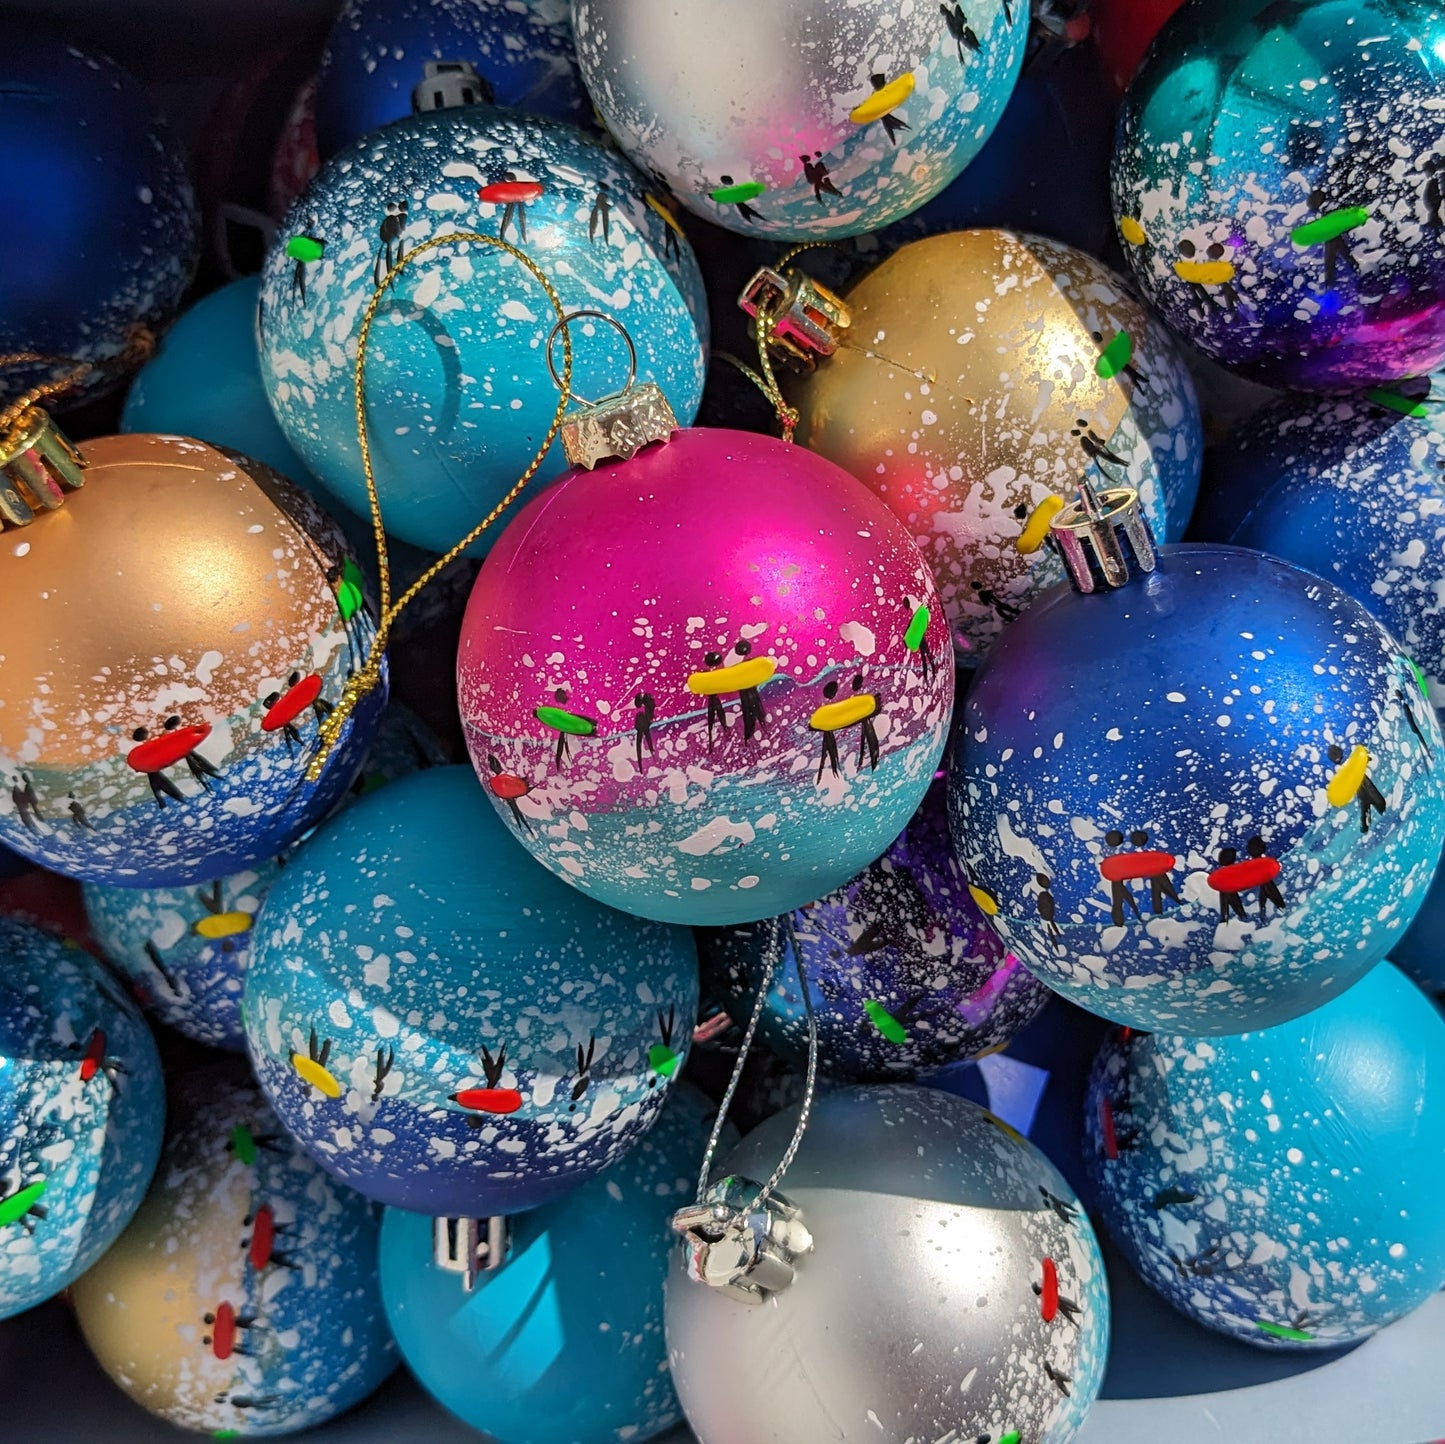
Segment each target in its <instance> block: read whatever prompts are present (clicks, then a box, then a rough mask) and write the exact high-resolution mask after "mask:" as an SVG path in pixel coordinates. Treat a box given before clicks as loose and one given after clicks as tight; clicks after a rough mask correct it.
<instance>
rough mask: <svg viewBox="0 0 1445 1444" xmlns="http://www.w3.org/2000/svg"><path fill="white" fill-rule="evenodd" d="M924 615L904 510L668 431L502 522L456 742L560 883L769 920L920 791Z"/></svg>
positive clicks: (868, 845) (927, 676)
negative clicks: (901, 517) (460, 739)
mask: <svg viewBox="0 0 1445 1444" xmlns="http://www.w3.org/2000/svg"><path fill="white" fill-rule="evenodd" d="M938 614H939V606H938V596H937V593H936V592H935V591H934V587H933V580H932V578H931V577H930V576H929V575H928V571H927V568H926V567H925V566H924V565H923V562H922V560H921V558H920V557H919V555H918V552H917V550H916V549H915V548H914V547H913V545H912V543H911V542H910V540H909V537H908V534H907V532H906V531H904V529H903V527H902V526H901V525H900V524H899V523H898V522H897V521H896V520H895V519H894V517H893V516H892V515H891V513H890V512H889V511H888V509H887V508H886V507H885V506H883V505H882V503H880V502H879V501H878V499H877V498H876V497H874V496H873V495H871V494H870V493H869V492H868V491H867V490H866V489H865V488H863V487H861V486H859V485H858V483H857V482H855V481H854V480H853V479H852V478H851V477H850V476H847V475H846V474H845V473H844V472H842V471H840V470H839V469H838V468H837V467H836V466H833V465H832V464H831V463H829V462H827V461H824V460H823V459H822V458H821V457H817V456H814V455H812V454H811V453H810V452H807V451H804V450H803V449H802V448H801V447H793V446H788V445H786V444H784V443H783V442H781V441H778V440H777V439H776V438H773V437H769V436H755V435H751V434H749V433H746V432H741V431H711V430H684V431H680V432H679V433H678V434H677V435H676V436H675V437H674V439H673V440H671V441H670V442H667V443H666V444H665V445H661V446H651V447H648V448H647V449H646V450H644V451H642V452H640V453H639V454H638V455H636V456H635V457H634V458H633V459H632V460H631V461H627V462H621V463H618V462H607V463H604V464H602V465H600V466H598V467H597V468H596V469H595V470H593V471H574V472H571V473H569V474H568V475H567V476H566V477H564V478H562V480H560V481H559V482H557V483H556V485H555V486H552V487H549V488H548V489H547V490H545V491H543V492H542V493H540V494H539V495H538V496H536V497H535V498H534V499H533V500H532V501H531V502H530V503H529V504H528V505H527V506H525V507H523V508H522V509H521V511H519V512H518V513H517V514H516V516H515V517H514V518H513V519H512V521H511V524H510V525H509V526H508V527H507V529H506V531H505V532H504V533H503V535H502V537H501V539H500V540H499V541H498V542H497V544H496V546H495V547H494V548H493V550H492V553H491V555H490V556H489V557H488V558H487V560H486V562H485V563H483V566H482V570H481V573H480V575H479V576H478V578H477V585H476V588H475V590H474V591H473V592H472V599H471V603H470V605H469V606H468V609H467V617H466V622H465V624H464V627H463V630H462V645H461V651H460V653H459V656H458V689H459V694H460V702H461V711H462V721H463V724H464V726H465V727H466V732H467V746H468V747H469V749H470V751H471V755H472V762H473V764H474V765H475V766H476V769H477V775H478V776H479V777H480V778H481V779H482V781H483V783H485V784H486V785H487V787H488V789H489V791H490V793H491V796H492V799H493V801H494V802H495V804H496V807H497V810H498V813H499V814H500V815H501V816H502V817H504V818H505V819H506V820H507V825H508V827H509V828H510V829H511V830H512V831H513V832H514V833H515V834H516V836H517V837H519V838H520V839H521V841H522V842H523V843H525V844H526V846H527V847H528V848H529V849H530V850H531V852H532V853H533V855H534V856H536V857H537V858H539V859H540V860H541V861H542V862H544V863H545V864H546V865H547V866H548V867H549V868H551V869H552V871H553V872H555V873H556V874H557V875H558V876H559V877H561V878H562V879H563V880H564V881H566V882H569V883H571V884H572V885H573V886H574V887H577V888H580V889H582V890H583V891H584V892H586V893H588V894H590V895H591V896H593V897H595V898H597V899H599V900H600V901H602V902H605V903H608V904H610V905H611V906H612V907H618V908H623V909H625V910H626V911H628V912H635V913H639V914H641V915H642V916H644V917H655V918H661V919H663V920H665V921H669V922H686V923H695V924H713V925H716V924H723V923H735V922H752V921H755V920H757V919H759V918H765V917H772V916H774V915H775V914H777V913H781V912H784V911H787V910H789V909H792V908H795V907H800V906H801V905H802V904H803V903H806V902H811V901H812V900H813V899H814V898H818V897H821V896H822V895H823V894H824V893H826V892H829V891H831V890H832V889H833V888H835V887H839V886H841V885H842V884H843V883H845V882H846V881H847V880H848V879H849V878H850V877H852V876H853V874H854V873H856V872H857V871H858V870H859V868H861V867H863V866H864V865H865V864H867V863H868V862H870V861H871V860H872V859H873V858H875V857H877V856H878V854H879V853H881V852H882V851H883V849H884V848H886V847H887V846H888V844H889V843H890V842H892V840H893V839H894V838H895V837H897V836H898V833H899V832H900V831H901V829H902V828H903V826H904V824H905V823H906V822H907V821H908V819H909V817H910V816H911V815H912V813H913V810H914V809H915V808H916V807H917V806H918V804H919V802H920V801H921V800H922V797H923V794H924V792H925V791H926V790H927V787H928V784H929V782H930V781H931V780H932V778H933V773H934V769H935V767H936V766H937V764H938V759H939V756H940V754H941V753H942V751H943V743H944V734H945V730H946V728H947V725H948V719H949V709H950V706H951V703H952V700H953V669H952V668H951V667H950V666H949V665H948V657H947V655H946V651H947V647H946V643H945V642H944V640H943V635H942V634H943V628H942V626H941V625H940V623H939V621H938ZM940 651H942V652H944V653H945V655H944V656H943V657H941V658H940V657H939V655H938V654H939V652H940ZM734 699H736V700H735V701H734Z"/></svg>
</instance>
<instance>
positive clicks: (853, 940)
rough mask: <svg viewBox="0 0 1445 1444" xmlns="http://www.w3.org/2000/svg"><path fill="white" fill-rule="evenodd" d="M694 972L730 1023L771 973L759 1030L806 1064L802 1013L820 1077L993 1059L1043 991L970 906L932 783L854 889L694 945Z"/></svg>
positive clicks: (898, 1075) (895, 1075) (939, 786)
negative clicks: (705, 973)
mask: <svg viewBox="0 0 1445 1444" xmlns="http://www.w3.org/2000/svg"><path fill="white" fill-rule="evenodd" d="M698 944H699V947H700V949H701V952H702V957H703V963H704V967H705V968H707V969H709V970H710V972H711V974H712V979H713V982H714V986H715V987H717V988H718V990H719V991H720V993H721V995H722V997H723V998H724V1000H725V1004H726V1006H727V1010H728V1012H729V1013H730V1014H731V1015H732V1017H733V1018H734V1019H736V1020H738V1021H743V1020H745V1019H746V1018H747V1017H748V1016H749V1015H750V1013H751V1011H752V1008H753V1006H754V1002H755V1000H756V998H757V992H758V988H759V987H760V986H761V985H762V981H763V978H764V977H765V976H766V975H767V972H768V968H769V966H770V965H771V964H773V963H774V962H775V961H776V966H777V973H776V975H775V978H774V982H773V985H772V987H771V988H770V989H769V990H768V1001H767V1004H766V1006H765V1007H764V1010H763V1015H762V1021H761V1024H760V1030H761V1033H762V1036H763V1039H764V1041H765V1042H767V1043H768V1044H769V1045H770V1046H771V1047H773V1048H774V1049H776V1050H777V1051H778V1052H780V1053H782V1054H783V1055H784V1056H786V1057H788V1058H790V1059H792V1060H794V1061H797V1062H802V1061H803V1060H804V1059H806V1057H807V1053H808V1016H807V1004H806V1003H805V1001H804V997H803V988H802V985H801V980H800V978H799V975H798V962H799V958H800V957H801V961H802V965H803V975H804V977H805V978H806V979H807V988H808V995H809V998H810V1000H811V1003H812V1009H813V1016H814V1018H815V1019H816V1021H817V1032H818V1066H819V1067H820V1068H821V1069H822V1070H823V1071H824V1072H825V1073H827V1074H828V1075H829V1076H830V1077H834V1078H844V1079H849V1080H853V1081H858V1082H862V1081H884V1080H888V1079H905V1078H914V1077H917V1076H918V1075H919V1074H920V1073H928V1072H931V1071H932V1070H933V1069H935V1068H942V1067H944V1066H946V1065H947V1064H949V1063H956V1062H959V1061H960V1060H963V1059H967V1058H977V1057H978V1056H979V1055H980V1054H983V1053H989V1052H993V1051H994V1050H996V1049H998V1048H1002V1047H1003V1046H1004V1044H1005V1043H1007V1042H1008V1040H1009V1039H1010V1038H1011V1037H1012V1036H1013V1035H1014V1034H1015V1033H1016V1032H1018V1030H1019V1029H1020V1028H1022V1027H1023V1026H1024V1025H1025V1024H1026V1023H1028V1022H1029V1020H1030V1019H1031V1018H1033V1016H1034V1014H1035V1013H1037V1012H1038V1010H1039V1009H1040V1008H1041V1007H1043V1004H1044V1000H1045V998H1046V997H1047V996H1048V990H1047V989H1046V988H1045V987H1044V986H1043V984H1041V983H1039V982H1038V981H1037V980H1036V979H1035V978H1034V977H1033V975H1032V974H1031V973H1029V972H1028V971H1027V970H1026V969H1024V968H1023V967H1022V966H1021V965H1020V963H1019V960H1018V959H1017V958H1016V957H1014V956H1012V955H1011V954H1008V953H1007V952H1006V950H1005V948H1004V945H1003V944H1002V943H1001V942H1000V941H999V938H998V936H997V934H995V933H994V931H993V930H992V929H991V928H990V927H989V925H988V922H987V920H986V919H985V917H984V915H983V913H982V911H981V910H980V909H979V906H978V904H977V903H976V902H974V900H973V899H972V898H971V897H970V896H969V892H968V880H967V878H965V877H964V875H963V869H962V868H961V867H960V866H959V865H958V863H957V861H956V860H955V858H954V857H953V850H952V846H951V844H950V842H949V837H948V817H947V800H946V788H945V785H944V782H943V779H942V775H941V774H940V776H939V778H938V779H936V780H935V781H934V783H933V785H932V787H931V788H930V789H929V792H928V794H927V796H926V797H925V798H924V800H923V805H922V806H921V807H920V808H919V809H918V811H917V812H916V813H915V814H914V816H913V818H912V820H911V821H910V822H909V824H908V826H907V827H906V828H905V829H904V830H903V832H902V834H901V835H900V836H899V837H898V839H897V840H896V841H895V842H894V843H893V845H892V846H891V847H890V848H889V849H888V851H887V852H885V853H884V854H883V856H882V857H880V858H879V859H878V860H877V861H876V862H874V863H871V864H869V866H868V867H866V868H864V869H863V871H862V872H860V873H859V874H858V875H857V876H856V877H855V878H853V879H852V881H851V882H848V883H846V884H844V886H843V887H841V888H837V889H836V890H834V891H833V892H830V893H828V894H827V896H825V897H823V898H820V899H819V900H818V901H817V902H814V903H809V904H807V905H806V906H804V907H802V908H799V909H798V910H797V911H796V912H794V913H790V914H787V915H785V916H784V917H781V918H769V919H767V920H766V921H763V922H757V923H746V924H743V925H741V926H738V927H731V928H704V929H700V930H699V932H698Z"/></svg>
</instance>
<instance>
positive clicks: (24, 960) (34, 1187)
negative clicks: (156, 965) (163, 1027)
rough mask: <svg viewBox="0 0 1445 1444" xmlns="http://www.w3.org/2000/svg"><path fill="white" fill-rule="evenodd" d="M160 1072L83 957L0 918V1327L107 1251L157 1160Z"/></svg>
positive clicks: (145, 1035)
mask: <svg viewBox="0 0 1445 1444" xmlns="http://www.w3.org/2000/svg"><path fill="white" fill-rule="evenodd" d="M165 1113H166V1102H165V1092H164V1089H163V1086H162V1083H161V1064H160V1059H159V1057H158V1056H157V1054H156V1046H155V1043H154V1042H153V1041H152V1039H151V1035H150V1031H149V1029H147V1027H146V1025H145V1022H144V1021H143V1019H142V1018H141V1015H140V1011H139V1009H138V1008H137V1007H136V1006H135V1004H134V1003H133V1002H131V1000H130V999H129V998H127V997H126V996H125V994H124V993H123V992H122V991H121V990H120V988H119V986H118V985H117V984H116V983H115V981H114V980H113V979H112V978H111V976H110V975H109V974H108V973H107V972H106V971H105V969H104V968H103V967H101V965H100V964H99V963H98V962H96V961H95V959H94V958H92V957H90V956H89V955H88V954H87V953H84V952H81V951H80V950H79V949H78V948H75V947H73V946H70V945H68V944H65V943H62V942H61V941H60V939H59V938H57V937H53V936H52V935H51V934H50V933H48V932H42V931H41V930H40V929H39V928H33V927H30V926H28V925H26V924H25V923H21V922H17V921H16V920H15V919H13V918H0V1319H5V1318H9V1317H10V1315H11V1314H18V1313H20V1312H22V1311H23V1310H25V1309H28V1308H32V1307H33V1306H34V1305H36V1304H38V1303H41V1302H43V1301H44V1300H45V1299H48V1298H50V1297H51V1296H52V1295H53V1294H58V1293H59V1292H60V1291H61V1289H63V1288H65V1287H66V1286H67V1285H68V1284H70V1283H72V1282H73V1281H74V1280H75V1279H77V1278H78V1277H79V1276H80V1275H81V1274H82V1273H84V1272H85V1270H86V1269H88V1268H89V1267H90V1266H91V1264H93V1263H94V1262H95V1261H96V1259H98V1258H99V1257H100V1256H101V1254H103V1253H104V1252H105V1251H106V1249H108V1248H109V1247H110V1246H111V1244H112V1243H114V1242H115V1239H116V1236H117V1235H118V1234H119V1233H120V1231H121V1230H122V1229H123V1228H124V1227H125V1226H126V1224H127V1223H129V1222H130V1218H131V1215H132V1214H133V1213H134V1212H135V1211H136V1209H137V1208H138V1207H139V1206H140V1201H141V1199H142V1198H143V1197H144V1196H145V1191H146V1187H147V1186H148V1184H149V1183H150V1179H151V1174H152V1172H153V1171H154V1170H155V1166H156V1160H157V1158H159V1157H160V1150H161V1133H162V1131H163V1129H164V1127H165Z"/></svg>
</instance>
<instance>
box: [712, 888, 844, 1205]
mask: <svg viewBox="0 0 1445 1444" xmlns="http://www.w3.org/2000/svg"><path fill="white" fill-rule="evenodd" d="M785 931H786V934H787V936H788V937H790V938H791V939H792V942H793V963H794V966H795V967H796V968H797V971H798V982H799V985H800V986H801V988H802V993H803V1009H804V1012H805V1013H806V1014H807V1018H808V1068H807V1073H806V1075H805V1077H804V1081H803V1106H802V1109H801V1111H800V1112H799V1114H798V1122H797V1125H796V1126H795V1127H794V1129H793V1136H792V1139H791V1140H790V1141H789V1143H788V1146H787V1148H786V1149H785V1150H784V1152H783V1157H782V1161H781V1162H780V1163H779V1164H778V1166H777V1167H776V1168H775V1169H774V1170H773V1172H772V1176H771V1177H770V1178H769V1179H768V1181H767V1182H766V1183H765V1184H764V1185H763V1187H762V1189H761V1191H760V1192H759V1194H758V1196H757V1199H756V1201H755V1203H754V1205H753V1206H754V1207H755V1208H762V1206H763V1205H764V1204H766V1203H767V1201H768V1199H769V1198H771V1197H772V1195H773V1192H774V1190H775V1189H776V1188H777V1187H778V1185H779V1184H780V1183H781V1182H782V1181H783V1175H784V1174H786V1173H787V1171H788V1169H789V1168H790V1167H791V1166H792V1163H793V1160H794V1158H796V1157H797V1154H798V1149H799V1148H800V1147H801V1146H802V1142H803V1134H804V1133H805V1132H806V1131H807V1128H808V1121H809V1119H810V1117H811V1116H812V1112H813V1096H814V1092H815V1089H816V1087H817V1081H818V1020H817V1017H816V1016H815V1015H814V1013H813V999H812V996H811V994H810V993H809V992H808V979H807V975H806V974H805V973H804V971H803V954H802V949H801V948H800V947H799V946H798V934H797V930H796V929H795V928H794V926H793V915H792V913H786V914H784V915H783V916H781V917H777V918H774V919H773V937H772V941H771V943H770V944H769V946H768V963H767V967H766V969H765V970H764V972H763V978H762V982H761V984H760V986H759V988H758V995H757V998H756V1000H755V1001H754V1003H753V1011H752V1013H751V1015H750V1016H749V1018H748V1025H747V1028H746V1029H745V1030H744V1032H743V1041H742V1043H741V1045H740V1046H739V1048H738V1058H737V1062H736V1063H734V1064H733V1072H732V1077H731V1078H729V1079H728V1086H727V1089H726V1091H725V1092H724V1093H723V1096H722V1102H721V1103H720V1104H719V1105H718V1112H717V1117H716V1118H715V1119H714V1120H713V1125H712V1133H711V1134H710V1135H709V1137H708V1140H707V1148H706V1149H705V1150H704V1151H703V1159H702V1169H701V1171H700V1172H699V1174H698V1178H697V1202H698V1203H699V1204H701V1203H702V1202H703V1199H704V1197H705V1196H706V1194H707V1180H708V1175H709V1174H710V1173H711V1172H712V1166H713V1162H714V1160H715V1158H716V1156H717V1147H718V1142H719V1140H720V1139H721V1137H722V1131H723V1127H724V1125H725V1124H726V1123H727V1116H728V1111H729V1109H730V1108H731V1107H732V1103H733V1098H734V1096H735V1095H736V1094H737V1091H738V1087H739V1085H740V1084H741V1083H742V1080H743V1069H744V1067H746V1065H747V1061H748V1054H749V1053H750V1052H751V1051H752V1046H753V1038H754V1036H755V1035H756V1034H757V1031H758V1024H759V1022H761V1020H762V1016H763V1008H764V1007H765V1006H766V1004H767V999H768V993H769V992H770V991H771V990H772V986H773V979H774V978H775V977H776V976H777V972H778V965H779V964H780V963H781V962H782V958H783V937H784V932H785Z"/></svg>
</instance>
